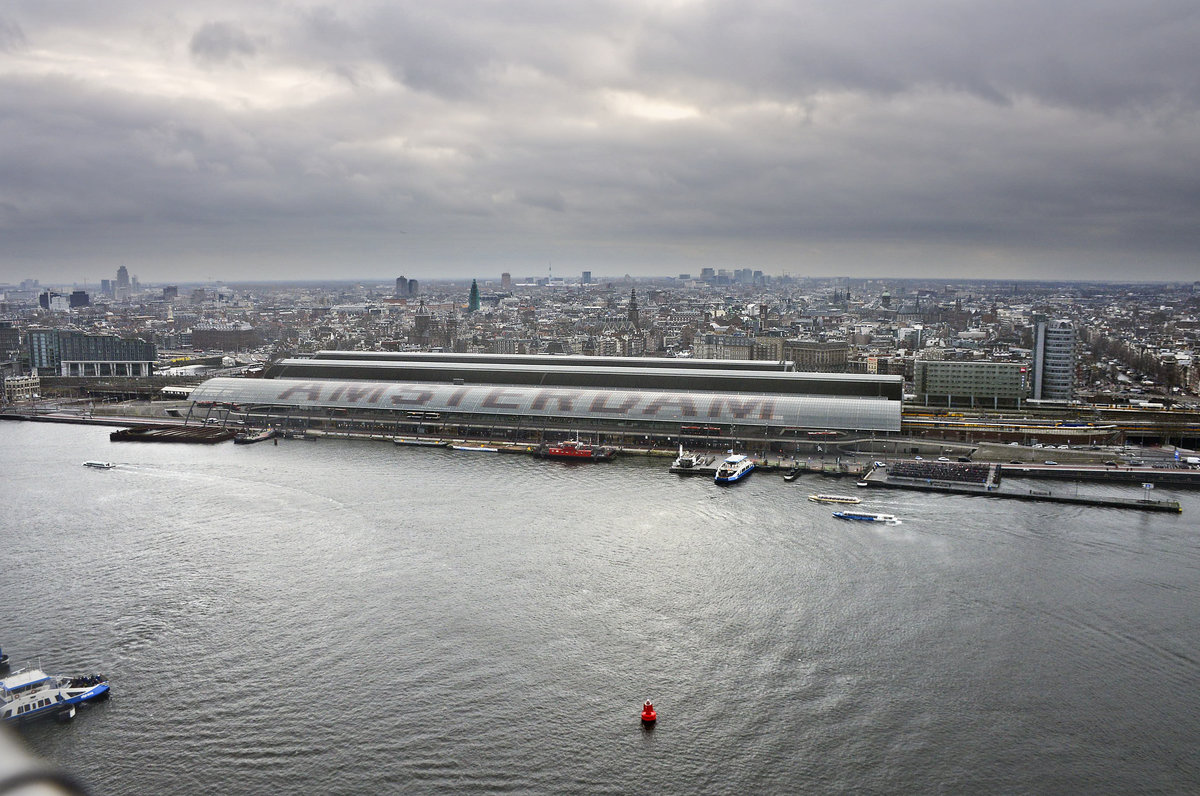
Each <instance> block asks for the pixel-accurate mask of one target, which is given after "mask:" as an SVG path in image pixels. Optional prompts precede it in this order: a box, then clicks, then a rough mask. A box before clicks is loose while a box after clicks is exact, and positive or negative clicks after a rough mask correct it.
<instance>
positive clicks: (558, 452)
mask: <svg viewBox="0 0 1200 796" xmlns="http://www.w3.org/2000/svg"><path fill="white" fill-rule="evenodd" d="M533 455H534V456H536V457H537V458H539V459H563V460H565V461H571V462H607V461H610V460H611V459H612V458H613V457H614V456H616V455H617V449H616V448H609V447H607V446H602V445H591V444H589V443H587V442H583V441H581V440H577V439H568V440H564V441H562V442H551V443H547V444H545V445H539V446H538V447H537V449H535V450H534V452H533Z"/></svg>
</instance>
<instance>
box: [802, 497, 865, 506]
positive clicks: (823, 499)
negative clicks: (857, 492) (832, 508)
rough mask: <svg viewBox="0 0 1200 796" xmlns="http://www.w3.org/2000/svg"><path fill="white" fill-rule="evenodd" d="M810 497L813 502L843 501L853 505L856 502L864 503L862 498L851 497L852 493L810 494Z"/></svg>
mask: <svg viewBox="0 0 1200 796" xmlns="http://www.w3.org/2000/svg"><path fill="white" fill-rule="evenodd" d="M808 499H809V500H811V501H812V502H813V503H843V504H846V505H851V504H854V503H862V500H861V499H860V498H856V497H851V496H850V495H822V494H818V495H809V496H808Z"/></svg>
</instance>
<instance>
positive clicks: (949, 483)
mask: <svg viewBox="0 0 1200 796" xmlns="http://www.w3.org/2000/svg"><path fill="white" fill-rule="evenodd" d="M904 464H905V463H896V464H894V465H891V466H887V467H875V468H873V469H872V470H871V471H870V472H869V473H867V474H866V475H865V476H864V477H863V479H862V480H861V481H860V482H859V483H860V484H861V485H863V486H866V487H875V488H882V489H907V490H912V491H917V492H940V493H945V494H953V495H967V496H970V497H988V498H1007V499H1010V500H1029V501H1037V502H1044V503H1069V504H1074V505H1077V506H1096V507H1101V508H1115V509H1137V510H1140V511H1163V512H1170V513H1175V514H1178V513H1179V512H1181V511H1182V510H1183V508H1182V506H1181V504H1180V503H1179V501H1177V500H1151V499H1150V498H1148V497H1142V498H1128V497H1114V496H1109V495H1087V494H1083V495H1081V494H1079V493H1078V491H1076V492H1074V493H1068V492H1063V491H1055V490H1051V489H1041V488H1038V489H1030V488H1022V487H1015V486H1012V485H1008V484H1005V483H1004V482H1003V477H1002V475H1003V474H1004V473H1008V471H1009V467H1007V466H1001V465H974V466H975V467H987V470H988V473H987V475H986V477H984V478H982V479H979V480H971V481H967V480H954V479H953V478H952V477H943V478H938V477H937V476H936V474H935V473H933V472H930V474H929V475H930V477H925V478H922V477H920V476H919V475H917V474H915V473H913V474H905V475H895V474H893V469H897V468H899V467H901V466H903V465H904ZM911 464H920V463H915V462H914V463H911ZM1042 469H1043V470H1045V469H1051V468H1042ZM1071 469H1072V468H1062V469H1061V470H1056V472H1062V473H1067V472H1069V471H1070V470H1071ZM1139 474H1140V475H1145V473H1139ZM1194 474H1195V475H1200V473H1194ZM1021 475H1022V477H1025V478H1028V477H1034V478H1036V477H1038V475H1037V474H1035V473H1024V472H1023V473H1021ZM1064 477H1068V476H1064ZM1146 483H1149V481H1147V482H1146ZM1189 483H1190V484H1191V485H1193V486H1195V485H1200V481H1198V480H1193V481H1191V482H1189ZM1173 485H1174V486H1179V485H1180V482H1178V481H1176V482H1173ZM1148 491H1149V490H1147V492H1148Z"/></svg>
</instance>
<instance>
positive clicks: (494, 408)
mask: <svg viewBox="0 0 1200 796" xmlns="http://www.w3.org/2000/svg"><path fill="white" fill-rule="evenodd" d="M617 370H618V372H622V371H621V369H617ZM624 372H628V371H624ZM788 375H794V374H788ZM190 397H191V400H192V401H193V402H194V403H196V404H198V405H224V406H230V407H237V408H239V409H241V410H244V411H248V410H251V409H261V408H266V407H272V408H280V409H285V408H286V409H295V410H301V411H302V410H310V411H311V410H323V409H338V410H345V411H348V412H354V411H358V412H363V413H367V412H379V411H384V412H387V413H397V416H403V415H404V413H412V412H419V413H438V414H439V415H459V416H464V415H465V416H482V417H486V416H522V417H524V416H529V417H546V418H551V417H553V418H568V419H570V418H577V419H581V420H608V421H619V422H621V423H622V424H624V425H625V426H627V427H630V428H636V427H637V426H638V425H641V424H645V425H647V426H649V425H650V424H658V425H659V426H661V424H663V423H679V424H729V425H730V426H739V427H746V426H751V427H764V428H794V429H827V430H839V431H866V432H872V431H877V432H897V431H899V430H900V413H901V402H900V401H898V400H889V399H887V398H883V397H865V396H845V395H819V394H818V395H797V394H788V393H781V392H754V391H748V390H747V391H721V390H699V389H696V390H679V389H674V390H667V389H664V390H659V389H629V388H622V387H603V386H589V387H572V386H558V385H550V386H548V385H531V384H510V383H490V384H489V383H474V382H473V383H453V382H450V383H447V382H433V381H391V380H361V379H338V378H324V379H318V378H274V379H241V378H214V379H209V380H208V381H206V382H204V383H203V384H201V385H200V386H199V387H197V388H196V389H195V390H193V392H192V394H191V396H190Z"/></svg>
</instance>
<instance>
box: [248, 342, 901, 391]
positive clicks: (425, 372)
mask: <svg viewBox="0 0 1200 796" xmlns="http://www.w3.org/2000/svg"><path fill="white" fill-rule="evenodd" d="M339 353H340V352H339ZM446 356H455V357H456V358H454V359H435V360H424V359H421V360H409V359H402V360H390V359H384V358H376V357H372V358H369V359H332V358H327V357H322V358H320V359H316V358H304V359H301V358H295V359H284V360H280V361H279V362H277V363H275V364H274V365H272V366H271V367H270V368H269V369H268V370H267V372H266V373H265V374H264V375H265V376H266V378H268V379H273V378H274V379H331V380H346V381H350V380H363V381H398V382H431V383H446V384H461V385H484V384H491V385H500V384H509V385H514V386H516V385H524V386H537V387H574V388H601V389H603V388H607V389H632V390H684V391H690V392H729V393H752V394H760V393H762V394H768V395H797V396H799V395H807V396H837V397H858V398H883V399H888V400H893V401H896V402H897V403H899V402H900V401H901V399H902V398H903V388H904V380H903V378H901V377H900V376H879V375H874V374H857V373H810V372H796V371H783V370H779V369H771V370H766V369H744V370H738V369H731V368H721V369H718V368H714V367H702V368H680V367H673V368H663V367H658V366H643V367H629V366H624V367H623V366H619V365H612V364H610V363H609V361H608V358H603V357H588V358H585V359H590V360H591V361H590V362H588V363H587V364H580V363H577V362H576V363H561V362H559V361H558V360H559V358H558V357H536V359H537V360H538V362H537V363H536V364H535V363H526V362H517V363H514V362H508V361H493V360H488V361H484V362H478V361H472V360H469V359H465V358H463V357H464V356H466V357H469V356H472V355H446ZM485 356H486V355H485ZM501 359H507V358H501ZM676 361H679V360H676ZM685 361H686V360H685ZM743 364H744V363H743ZM757 364H762V363H757Z"/></svg>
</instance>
